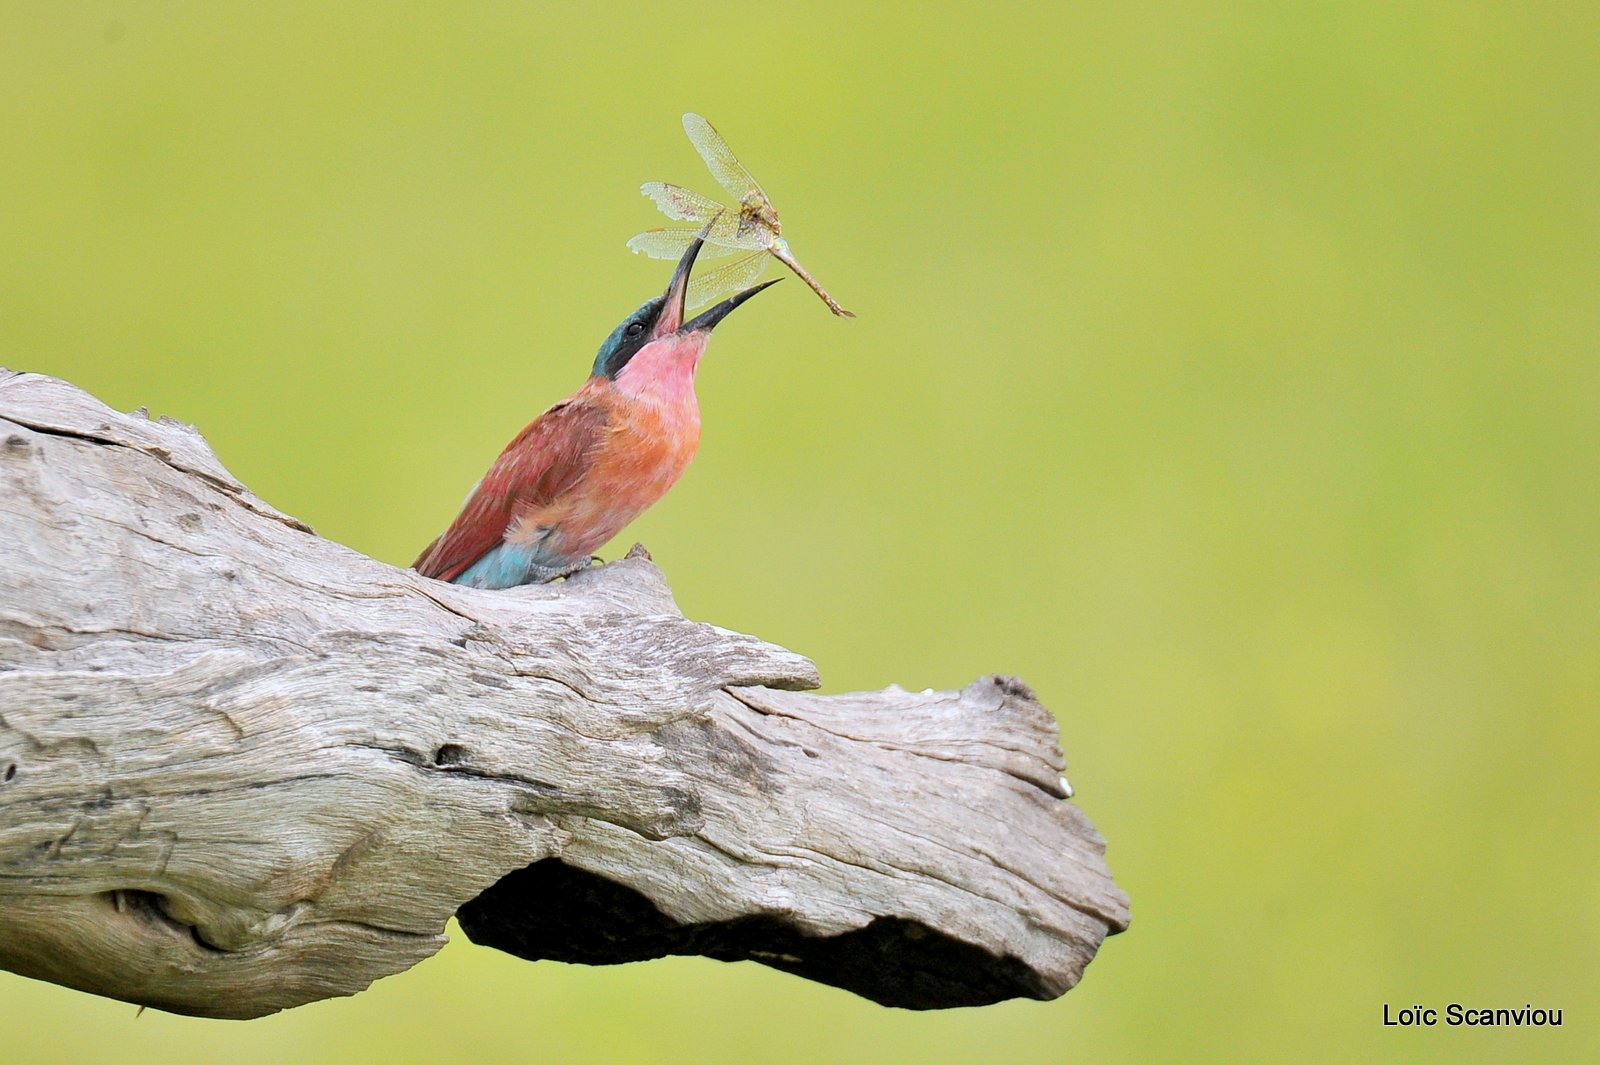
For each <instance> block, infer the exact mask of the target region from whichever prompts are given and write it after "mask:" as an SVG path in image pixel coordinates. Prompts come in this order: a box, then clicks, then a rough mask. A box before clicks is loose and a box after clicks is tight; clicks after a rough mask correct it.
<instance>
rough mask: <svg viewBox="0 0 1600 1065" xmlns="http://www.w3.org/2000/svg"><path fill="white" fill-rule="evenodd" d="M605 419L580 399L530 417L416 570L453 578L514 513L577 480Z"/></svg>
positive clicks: (490, 545) (542, 503)
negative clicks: (531, 421) (535, 416)
mask: <svg viewBox="0 0 1600 1065" xmlns="http://www.w3.org/2000/svg"><path fill="white" fill-rule="evenodd" d="M607 423H608V419H607V417H606V412H605V410H604V409H603V408H602V407H600V406H599V405H598V404H595V403H593V402H590V401H587V400H585V399H583V398H578V399H569V400H567V401H565V402H563V403H557V404H556V405H555V406H553V407H551V408H550V409H549V410H547V411H545V412H544V413H543V414H541V415H539V417H537V418H535V419H534V420H533V423H532V424H531V425H529V426H528V427H527V428H526V429H524V430H522V432H521V433H520V434H518V436H517V438H516V439H515V440H513V441H511V443H509V444H507V445H506V449H505V450H504V451H502V452H500V457H499V458H497V459H495V460H494V465H493V466H490V467H489V472H488V473H486V474H484V475H483V480H481V481H479V482H478V487H476V488H474V489H473V490H472V495H470V496H468V497H467V502H466V504H465V505H464V506H463V507H462V508H461V513H460V514H459V515H457V516H456V520H455V521H453V522H451V523H450V528H448V529H446V530H445V531H444V532H443V534H441V535H440V537H439V538H438V539H437V540H435V541H434V542H433V543H431V544H429V545H428V549H427V550H426V551H424V552H423V553H422V557H421V558H419V559H417V561H416V564H415V569H416V571H417V572H418V573H420V574H422V575H423V576H424V577H434V578H436V579H438V580H441V581H453V580H455V579H456V578H457V577H459V576H460V575H461V574H462V573H464V572H465V571H466V570H467V568H468V567H470V566H471V565H472V564H473V563H474V562H476V561H478V559H480V558H482V557H483V556H484V554H485V553H486V552H488V551H489V550H490V549H492V548H493V547H494V546H495V545H496V544H498V543H499V542H500V541H501V540H502V539H504V538H505V535H506V530H507V528H508V527H509V526H510V525H511V524H512V522H513V521H515V520H516V518H517V516H518V515H519V514H521V513H523V512H525V511H528V510H534V509H537V508H539V507H543V506H545V505H547V504H549V503H550V502H551V501H553V500H554V499H555V498H556V497H557V496H559V495H561V493H563V492H565V491H566V490H567V489H569V488H571V487H572V486H573V485H574V484H576V483H577V482H578V481H579V480H580V479H582V477H583V475H584V473H585V472H587V470H588V469H589V465H590V463H591V462H592V461H593V459H594V454H595V452H596V451H597V450H598V448H599V445H600V442H601V440H602V439H603V438H604V435H605V432H606V427H607Z"/></svg>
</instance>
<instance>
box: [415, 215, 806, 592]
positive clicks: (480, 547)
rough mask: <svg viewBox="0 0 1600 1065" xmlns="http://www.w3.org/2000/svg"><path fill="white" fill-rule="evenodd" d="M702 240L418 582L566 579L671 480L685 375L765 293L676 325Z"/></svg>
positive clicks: (682, 433) (436, 547)
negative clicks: (732, 317) (724, 327)
mask: <svg viewBox="0 0 1600 1065" xmlns="http://www.w3.org/2000/svg"><path fill="white" fill-rule="evenodd" d="M703 236H704V234H702V236H701V238H700V239H696V240H695V241H694V243H693V244H691V245H690V246H689V249H688V250H687V251H685V252H684V253H683V258H682V259H680V260H679V261H678V267H677V269H676V270H674V271H673V274H672V283H671V284H669V285H668V286H667V291H666V293H665V294H664V295H662V296H658V297H657V298H655V299H653V300H650V301H649V302H647V303H646V304H644V306H642V307H640V308H639V309H638V310H637V311H634V312H633V313H632V314H630V315H628V317H627V319H626V320H625V321H623V323H622V324H621V325H619V326H617V328H616V329H615V330H614V331H613V332H612V334H611V335H610V336H609V337H607V338H606V342H605V343H604V344H601V345H600V353H599V355H598V356H596V358H595V360H594V371H593V373H592V374H591V376H590V377H589V380H588V381H586V382H585V383H584V385H583V387H582V388H580V389H578V391H577V392H575V393H573V394H572V396H571V397H570V398H568V399H566V400H563V401H562V402H560V403H557V404H556V405H555V406H553V407H551V408H550V409H549V410H547V411H545V412H544V413H543V414H541V415H539V417H537V418H535V419H534V420H533V424H531V425H529V426H528V427H527V428H526V429H524V430H522V432H521V433H519V434H517V437H516V439H514V440H512V441H511V443H510V444H508V445H506V449H505V450H504V451H502V452H501V453H500V457H499V458H497V459H495V461H494V465H493V466H490V467H489V472H488V473H486V474H484V476H483V480H481V481H479V482H478V485H477V487H476V488H474V489H473V490H472V494H471V495H470V496H468V497H467V502H466V504H465V505H464V506H463V507H462V508H461V513H460V515H458V516H457V517H456V520H455V521H454V522H452V523H451V525H450V528H448V529H446V530H445V531H444V535H442V536H440V537H439V538H438V539H437V540H435V541H434V542H433V543H432V544H430V545H429V546H428V549H427V550H426V551H424V552H423V553H422V557H421V558H419V559H417V562H416V569H417V572H418V573H420V574H422V575H423V576H424V577H435V578H437V579H439V580H442V581H451V582H454V583H456V584H465V585H469V586H471V587H474V588H510V587H513V586H515V585H518V584H537V583H540V582H543V581H549V580H554V579H555V578H557V577H564V576H567V575H569V574H572V573H575V572H577V571H578V570H581V569H583V568H585V567H586V566H588V565H589V560H590V556H591V555H592V554H593V553H594V551H595V549H596V548H598V547H599V546H600V545H601V544H603V543H605V542H606V541H607V540H609V539H611V538H612V537H613V536H615V535H616V534H617V533H619V532H621V531H622V529H623V527H624V526H626V525H627V524H628V523H629V522H631V521H632V520H633V519H634V518H637V517H638V516H639V515H640V514H642V513H644V512H645V511H646V510H647V509H649V508H650V506H651V504H653V503H655V501H656V500H658V499H660V498H661V497H662V496H663V495H665V494H666V492H667V489H669V488H671V487H672V485H673V484H674V483H675V482H676V481H677V480H678V477H679V476H680V475H682V473H683V471H684V468H685V467H686V466H688V465H689V460H690V459H692V458H693V457H694V452H695V448H696V447H698V446H699V443H700V407H699V404H698V403H697V402H696V400H695V394H694V376H695V370H696V369H697V368H698V367H699V365H700V357H701V355H703V354H704V353H705V350H706V343H707V341H709V340H710V339H711V330H713V329H714V328H716V326H717V323H718V322H720V321H722V320H723V319H724V318H726V317H727V316H728V315H729V314H730V313H731V312H732V311H733V309H734V308H735V307H737V306H739V304H741V303H743V302H744V301H745V300H747V299H749V298H750V297H751V296H754V295H755V294H756V293H757V292H760V291H761V290H762V289H764V288H766V287H767V286H768V285H771V284H774V283H775V282H773V281H768V282H767V283H766V284H762V285H756V286H755V287H753V288H747V289H745V290H744V291H743V292H740V293H738V294H737V295H734V296H730V297H729V298H727V299H725V300H723V301H722V302H721V303H719V304H717V305H716V306H714V307H712V308H711V309H710V310H708V311H706V312H705V313H703V314H701V315H700V316H699V317H697V318H693V319H690V320H688V321H685V320H684V315H685V309H686V299H687V296H688V289H689V272H690V271H691V270H692V269H693V268H694V260H695V256H696V255H698V254H699V252H700V247H701V244H702V242H703Z"/></svg>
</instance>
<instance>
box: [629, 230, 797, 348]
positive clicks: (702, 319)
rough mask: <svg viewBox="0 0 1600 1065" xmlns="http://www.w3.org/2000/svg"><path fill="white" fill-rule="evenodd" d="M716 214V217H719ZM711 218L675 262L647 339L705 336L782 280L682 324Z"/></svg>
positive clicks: (738, 295) (737, 296) (736, 296)
mask: <svg viewBox="0 0 1600 1065" xmlns="http://www.w3.org/2000/svg"><path fill="white" fill-rule="evenodd" d="M721 217H722V216H721V215H720V214H719V215H718V216H717V218H721ZM716 221H717V219H716V218H713V219H712V220H711V221H709V222H707V223H706V224H705V225H704V226H703V227H701V229H700V232H699V234H698V235H696V237H695V238H694V243H693V244H691V245H689V247H688V248H687V249H685V250H684V253H683V258H681V259H679V260H678V268H677V269H676V270H674V271H672V281H671V282H670V283H669V284H668V285H667V295H666V298H665V300H664V301H663V303H662V304H661V313H660V314H659V315H657V316H656V323H655V328H653V329H652V330H651V331H650V339H651V340H658V339H660V338H661V337H664V336H666V335H667V334H668V333H693V332H696V331H699V330H703V331H705V332H707V333H709V332H711V330H713V329H715V328H716V327H717V323H718V322H720V321H722V320H723V319H724V318H726V317H728V315H730V314H732V313H733V309H734V308H735V307H737V306H739V304H741V303H743V302H744V301H745V300H747V299H749V298H750V297H751V296H754V295H755V294H756V293H757V292H760V291H761V290H762V289H764V288H766V287H767V286H768V285H776V284H777V283H778V282H779V281H781V280H783V279H782V278H779V277H775V278H773V279H772V280H771V281H764V282H762V283H761V284H759V285H755V286H753V287H751V288H747V289H745V290H744V291H743V292H738V293H735V294H734V295H732V296H729V297H728V298H727V299H725V300H723V301H722V302H721V303H719V304H717V305H716V306H715V307H712V308H711V309H710V310H708V311H703V312H701V313H700V314H699V315H697V316H696V317H695V318H694V320H693V321H691V322H688V323H687V324H685V322H684V320H683V317H684V315H685V314H686V313H688V311H687V308H688V304H689V274H690V272H691V271H692V270H693V269H694V260H695V257H696V256H697V255H699V254H700V249H701V247H702V246H704V244H705V242H706V234H708V233H710V232H711V227H712V226H713V225H715V224H716Z"/></svg>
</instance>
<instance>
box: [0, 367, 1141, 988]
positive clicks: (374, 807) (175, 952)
mask: <svg viewBox="0 0 1600 1065" xmlns="http://www.w3.org/2000/svg"><path fill="white" fill-rule="evenodd" d="M816 685H817V674H816V671H815V668H814V667H813V666H812V664H811V663H810V662H809V661H807V660H806V659H804V658H802V657H800V656H799V655H796V654H793V653H791V652H789V651H785V650H783V649H781V648H778V647H774V646H772V645H770V644H766V643H762V642H761V641H760V640H757V639H754V638H752V637H749V636H741V635H739V634H737V633H732V632H728V631H725V630H723V629H718V628H715V627H713V626H710V625H703V624H695V623H692V622H689V621H686V620H685V619H684V618H683V617H682V615H681V614H680V613H679V612H678V609H677V607H676V606H675V604H674V603H673V600H672V597H671V594H670V592H669V591H668V589H667V587H666V584H665V582H664V581H663V579H662V577H661V574H660V572H659V571H658V570H657V569H656V568H655V567H654V566H653V565H652V564H651V563H650V561H649V560H648V558H647V557H634V556H630V557H629V559H627V560H625V561H622V562H618V563H614V564H611V565H607V566H604V567H601V568H598V569H595V570H592V571H589V572H586V573H583V574H580V575H578V576H577V577H575V578H574V579H572V580H570V581H568V582H566V583H565V584H562V585H554V586H546V587H536V588H524V589H517V590H513V591H509V592H483V591H474V590H471V589H464V588H457V587H455V586H453V585H445V584H440V583H438V582H436V581H431V580H427V579H424V578H420V577H418V576H417V575H416V574H415V573H412V572H410V571H406V570H400V569H396V568H395V567H393V566H388V565H384V564H382V563H380V562H376V561H374V560H372V559H369V558H365V557H363V556H361V555H359V554H357V553H356V552H354V551H351V550H349V549H347V548H344V547H341V546H339V545H338V544H334V543H330V542H328V541H326V540H323V539H320V538H318V537H317V536H315V535H314V534H313V533H312V532H311V530H310V529H308V528H307V527H306V526H304V525H302V524H301V523H300V522H298V521H296V520H294V519H293V518H290V517H288V516H286V515H284V514H281V513H279V512H278V511H276V510H274V509H273V508H272V507H270V506H268V505H267V504H265V503H263V502H262V501H261V500H259V499H257V498H256V497H255V496H253V495H252V494H251V493H250V492H248V491H246V490H245V489H244V487H243V486H241V485H240V484H239V483H238V482H236V481H235V480H234V479H233V478H232V477H231V476H230V475H229V474H228V473H227V471H226V470H224V469H223V468H222V466H221V465H220V464H219V463H218V462H217V460H216V458H215V457H214V456H213V455H212V453H211V451H210V450H209V448H208V447H207V446H206V444H205V442H204V440H202V439H201V437H200V436H199V435H198V434H197V433H196V432H195V431H194V430H193V429H191V428H189V427H188V426H184V425H181V424H179V423H176V422H172V421H167V420H165V419H163V420H160V421H151V420H150V419H149V418H148V417H147V416H145V415H144V414H143V413H142V412H141V413H138V414H135V415H123V414H119V413H117V412H114V411H112V410H111V409H109V408H107V407H106V406H104V405H103V404H101V403H99V402H98V401H97V400H95V399H93V398H92V397H90V396H89V395H87V394H85V393H83V392H81V391H79V390H78V389H76V388H73V387H72V386H71V385H68V384H66V383H64V382H61V381H58V380H55V379H52V378H49V377H44V376H39V375H30V374H9V373H6V372H5V371H0V967H4V968H7V969H11V970H13V971H15V972H19V973H23V974H26V975H30V976H35V977H39V978H42V979H46V980H53V981H56V982H58V983H61V984H65V985H68V986H71V987H76V988H81V989H83V990H86V991H92V992H96V993H98V994H102V995H110V996H113V997H116V998H120V999H126V1000H127V1001H130V1002H137V1003H141V1004H148V1005H150V1006H155V1007H159V1008H161V1009H166V1010H172V1011H175V1012H181V1013H193V1014H201V1015H206V1016H215V1017H254V1016H259V1015H262V1014H266V1013H271V1012H273V1011H275V1010H280V1009H283V1008H285V1007H288V1006H294V1005H297V1004H300V1003H304V1002H310V1001H312V1000H315V999H320V998H326V997H329V996H334V995H346V994H353V993H354V992H356V991H359V990H361V989H362V988H364V987H366V986H367V985H368V984H369V983H370V982H371V981H372V980H374V979H376V978H377V977H380V976H384V975H386V974H389V973H393V972H398V971H400V970H402V969H405V968H407V967H409V966H411V965H413V964H415V963H416V962H417V961H419V960H421V959H422V958H425V957H427V956H428V955H429V954H432V953H433V952H434V951H436V950H438V949H439V947H440V946H441V945H442V944H443V942H444V936H443V934H442V932H443V928H444V925H445V922H446V920H447V919H448V918H449V917H450V916H451V915H452V914H455V913H457V911H460V919H461V923H462V926H463V928H464V929H465V930H466V932H467V934H468V936H469V937H471V938H472V939H474V940H475V941H477V942H480V943H487V944H491V945H493V946H497V947H500V948H502V949H505V950H509V951H511V952H513V953H516V954H519V955H521V956H523V957H526V958H561V959H566V960H572V961H584V962H595V963H603V962H614V961H627V960H634V959H639V958H650V957H658V956H661V955H663V954H704V955H708V956H710V957H715V958H723V959H730V960H731V959H741V958H748V959H753V960H756V961H760V962H763V963H765V964H767V965H771V966H775V967H777V968H780V969H785V970H788V971H790V972H793V973H798V974H800V975H802V976H806V977H810V978H813V979H817V980H822V981H826V982H828V983H833V984H836V985H838V986H841V987H846V988H849V989H851V990H853V991H856V992H858V993H860V994H862V995H866V996H868V997H870V998H873V999H876V1000H877V1001H880V1002H884V1003H889V1004H894V1005H900V1006H910V1007H924V1008H926V1007H939V1006H951V1005H967V1004H977V1003H984V1002H992V1001H995V1000H997V999H1003V998H1007V997H1013V996H1031V997H1035V998H1050V997H1053V996H1056V995H1059V994H1061V993H1063V992H1064V991H1066V990H1067V989H1068V988H1070V987H1071V986H1072V985H1073V984H1074V983H1076V982H1077V980H1078V978H1079V976H1080V975H1081V974H1082V972H1083V968H1084V966H1085V965H1086V964H1088V962H1089V960H1090V959H1091V958H1092V957H1093V956H1094V953H1095V951H1096V949H1097V948H1098V947H1099V945H1100V942H1101V940H1102V939H1103V938H1104V937H1105V936H1106V935H1107V934H1108V933H1109V932H1115V931H1118V930H1120V929H1122V928H1123V927H1125V925H1126V922H1127V900H1126V899H1125V898H1124V896H1123V895H1122V893H1121V892H1120V891H1119V890H1118V889H1117V887H1116V886H1115V885H1114V884H1113V883H1112V881H1111V878H1110V875H1109V873H1108V872H1107V870H1106V866H1105V864H1104V861H1103V849H1104V847H1103V843H1102V841H1101V840H1100V838H1099V837H1098V835H1096V833H1095V831H1094V829H1093V828H1092V827H1091V826H1090V825H1089V823H1088V822H1087V821H1086V820H1085V818H1084V817H1083V815H1082V814H1081V813H1080V812H1079V811H1078V810H1077V809H1076V808H1075V807H1074V806H1073V805H1072V804H1071V803H1069V802H1067V801H1066V793H1065V789H1064V784H1065V782H1064V781H1063V780H1061V778H1060V773H1061V771H1062V768H1063V761H1062V756H1061V752H1060V749H1059V748H1058V746H1057V744H1056V739H1055V726H1054V723H1053V721H1052V720H1051V718H1050V716H1049V715H1048V714H1047V713H1046V712H1045V711H1044V710H1043V709H1042V708H1041V707H1040V706H1039V704H1038V703H1037V702H1036V701H1035V700H1034V698H1033V695H1032V693H1030V692H1029V691H1028V690H1027V689H1026V688H1025V687H1023V686H1022V685H1021V684H1020V683H1018V682H1015V681H1011V680H1007V679H1002V678H988V679H985V680H981V681H978V682H975V683H973V684H972V685H970V686H969V687H967V688H966V689H965V690H964V691H961V692H922V693H920V694H919V693H914V692H906V691H902V690H900V689H898V688H891V689H889V690H887V691H883V692H876V693H871V694H856V695H842V696H819V695H805V694H796V693H795V691H796V690H797V689H806V688H813V687H815V686H816Z"/></svg>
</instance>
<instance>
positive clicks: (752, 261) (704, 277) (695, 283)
mask: <svg viewBox="0 0 1600 1065" xmlns="http://www.w3.org/2000/svg"><path fill="white" fill-rule="evenodd" d="M768 258H769V256H768V255H767V253H766V252H765V251H758V252H754V253H752V254H750V255H746V256H744V257H743V258H740V259H735V260H734V261H733V262H731V263H724V264H722V265H721V266H719V267H717V268H716V269H715V270H707V271H706V272H705V273H703V274H695V275H693V276H691V277H690V278H689V297H688V302H689V306H690V307H701V306H703V305H705V304H707V303H710V302H711V301H712V300H715V299H718V298H719V297H721V296H724V295H726V294H727V293H729V292H737V291H738V290H740V289H745V288H749V287H750V286H751V285H753V284H755V282H756V278H758V277H760V276H761V272H762V271H763V270H765V269H766V268H767V261H768Z"/></svg>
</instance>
